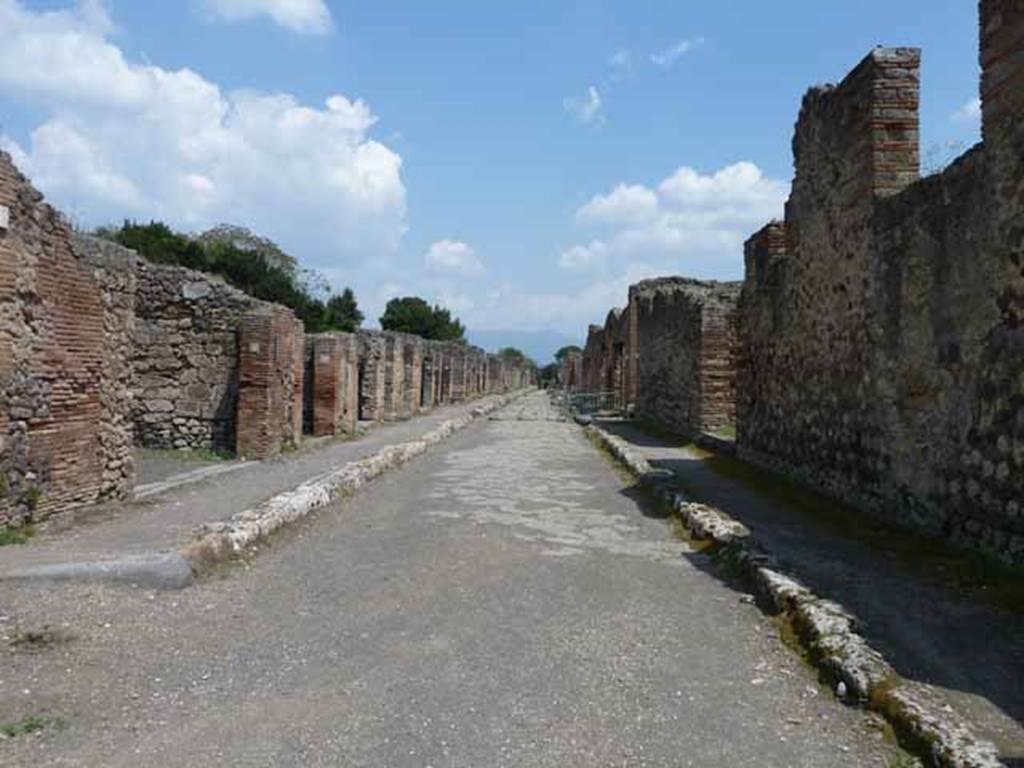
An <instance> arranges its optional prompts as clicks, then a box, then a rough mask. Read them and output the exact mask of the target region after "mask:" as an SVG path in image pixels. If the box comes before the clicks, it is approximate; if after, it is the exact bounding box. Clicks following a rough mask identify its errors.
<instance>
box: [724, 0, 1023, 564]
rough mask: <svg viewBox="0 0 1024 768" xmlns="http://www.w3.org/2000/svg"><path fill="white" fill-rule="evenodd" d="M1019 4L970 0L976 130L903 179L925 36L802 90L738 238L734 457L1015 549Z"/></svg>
mask: <svg viewBox="0 0 1024 768" xmlns="http://www.w3.org/2000/svg"><path fill="white" fill-rule="evenodd" d="M1022 11H1024V4H1022V3H1020V2H1017V1H1016V0H1002V1H997V0H986V2H983V3H982V21H983V26H982V29H983V36H982V42H983V50H982V62H983V66H984V77H983V102H984V104H985V110H984V114H985V118H984V135H985V142H984V144H983V145H980V146H979V147H977V148H975V149H973V150H971V151H970V152H968V153H967V154H966V155H965V156H964V157H962V158H960V159H959V160H958V161H957V162H956V163H954V164H953V165H952V166H951V167H949V168H948V169H946V170H945V171H944V172H942V173H941V174H938V175H936V176H932V177H930V178H927V179H924V180H920V181H918V180H917V168H918V147H917V111H918V61H919V54H918V52H917V51H915V50H912V49H890V50H887V49H876V50H875V51H873V52H872V53H871V54H870V55H869V56H868V58H867V59H865V61H864V62H862V63H861V64H860V65H859V66H858V67H857V69H856V70H854V72H853V73H851V75H850V77H849V78H847V80H846V81H844V83H843V84H841V85H839V86H837V87H831V88H819V89H815V90H812V91H811V92H810V93H809V94H808V96H807V97H806V98H805V100H804V106H803V109H802V112H801V117H800V120H799V122H798V126H797V136H796V140H795V142H794V148H795V152H796V160H797V162H796V168H797V176H796V179H795V181H794V186H793V193H792V196H791V198H790V201H789V203H788V205H787V209H786V221H785V223H784V224H776V225H772V226H770V227H769V228H767V229H766V230H763V231H762V232H761V233H758V235H756V236H755V237H754V238H752V239H751V241H750V242H748V244H747V249H746V261H747V281H746V285H745V288H744V294H743V300H742V321H741V327H742V329H743V330H742V339H743V359H744V363H743V373H742V376H741V389H742V396H741V399H740V413H739V418H738V435H737V440H738V448H739V452H740V455H741V456H744V457H746V458H748V459H751V460H754V461H757V462H759V463H762V464H765V465H767V466H770V467H773V468H775V469H777V470H781V471H783V472H786V473H788V474H790V475H793V476H795V477H797V478H799V479H801V480H803V481H805V482H807V483H810V484H812V485H814V486H816V487H818V488H820V489H822V490H825V491H826V492H828V493H830V494H832V495H834V496H837V497H839V498H841V499H843V500H846V501H848V502H850V503H851V504H853V505H855V506H858V507H860V508H862V509H865V510H866V511H869V512H872V513H874V514H877V515H880V516H884V517H886V518H888V519H891V520H894V521H897V522H900V523H903V524H909V525H912V526H915V527H918V528H920V529H923V530H925V531H928V532H933V533H940V534H945V535H947V536H950V537H952V538H954V539H955V540H957V541H959V542H961V543H963V544H967V545H971V546H977V547H981V548H984V549H986V550H989V551H994V552H997V553H998V554H1000V555H1001V556H1003V557H1005V558H1007V559H1012V560H1018V561H1019V560H1024V518H1022V515H1021V508H1022V505H1024V331H1022V325H1021V320H1022V319H1024V299H1022V297H1024V269H1022V256H1024V246H1022V245H1021V243H1022V242H1024V238H1022V234H1024V203H1022V200H1021V198H1020V192H1019V190H1020V189H1021V188H1024V163H1022V161H1021V158H1022V157H1024V153H1022V151H1021V147H1022V146H1024V131H1022V121H1021V119H1020V118H1021V116H1022V115H1024V110H1022V105H1024V98H1022V94H1024V77H1022V71H1024V70H1022V65H1021V64H1020V62H1021V60H1022V54H1024V13H1022Z"/></svg>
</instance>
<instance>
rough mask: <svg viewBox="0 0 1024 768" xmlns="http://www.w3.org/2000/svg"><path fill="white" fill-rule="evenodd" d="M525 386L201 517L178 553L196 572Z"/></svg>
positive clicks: (406, 457)
mask: <svg viewBox="0 0 1024 768" xmlns="http://www.w3.org/2000/svg"><path fill="white" fill-rule="evenodd" d="M529 391H530V390H529V389H522V390H519V391H518V392H513V393H510V394H506V395H492V396H490V397H487V398H484V399H483V400H482V401H481V402H480V403H479V404H477V405H475V406H473V407H472V408H470V409H469V411H468V413H466V414H463V415H462V416H459V417H457V418H454V419H448V420H447V421H443V422H441V424H439V425H438V426H437V427H435V428H434V429H432V430H431V431H430V432H428V433H427V434H425V435H424V436H423V437H421V438H420V439H419V440H413V441H411V442H407V443H399V444H397V445H390V446H387V447H386V448H382V449H381V450H379V451H378V452H377V453H375V454H373V455H372V456H367V457H366V458H363V459H359V460H357V461H352V462H349V463H347V464H345V465H343V466H342V467H341V468H340V469H337V470H334V471H332V472H328V473H326V474H324V475H320V476H318V477H314V478H312V479H310V480H307V481H305V482H303V483H302V484H300V485H299V486H297V487H296V488H294V489H292V490H290V491H284V492H282V493H279V494H277V495H276V496H273V497H271V498H270V499H267V500H266V501H264V502H262V503H261V504H259V505H257V506H255V507H253V508H251V509H247V510H245V511H243V512H239V513H237V514H235V515H233V516H232V517H231V519H230V520H228V521H226V522H224V521H221V522H214V523H206V524H205V525H202V526H200V528H199V531H198V534H197V536H196V538H195V540H193V541H192V542H190V543H189V544H187V545H186V546H184V547H183V548H182V549H181V551H180V552H181V555H182V556H183V557H184V558H185V559H186V560H187V561H188V563H189V564H190V566H191V568H192V570H193V571H194V572H195V573H196V574H199V573H201V572H202V571H203V570H204V569H206V568H209V567H210V566H212V565H214V564H216V563H220V562H224V561H225V560H229V559H231V558H232V557H234V556H236V555H237V554H238V553H240V552H242V551H243V550H244V549H246V548H247V547H250V546H252V545H253V544H255V543H256V542H257V541H259V540H261V539H264V538H266V537H267V536H269V535H270V534H271V533H273V532H274V531H276V530H277V529H279V528H281V527H282V526H284V525H287V524H288V523H292V522H295V521H296V520H299V519H301V518H303V517H305V516H306V515H308V514H309V513H310V512H312V511H313V510H315V509H318V508H320V507H324V506H326V505H327V504H330V503H331V502H332V501H334V500H336V499H338V498H339V497H341V496H343V495H348V494H352V493H355V492H356V491H358V490H359V489H360V488H362V487H363V486H364V485H366V484H367V483H369V482H370V481H371V480H373V479H374V478H377V477H379V476H380V475H382V474H384V473H385V472H388V471H390V470H393V469H396V468H398V467H400V466H402V465H403V464H406V463H407V462H409V461H411V460H412V459H413V458H415V457H416V456H419V455H420V454H422V453H424V452H425V451H426V450H427V448H429V447H430V446H432V445H435V444H437V443H439V442H441V441H442V440H444V439H445V438H447V437H449V436H450V435H452V434H453V433H455V432H457V431H459V430H460V429H463V428H465V427H466V426H468V425H469V424H470V423H472V422H473V421H476V420H477V419H479V418H480V417H482V416H486V415H488V414H489V413H492V412H494V411H496V410H498V409H499V408H503V407H505V406H506V405H508V404H509V403H511V402H512V401H514V400H515V399H517V398H518V397H521V396H522V395H524V394H526V393H527V392H529Z"/></svg>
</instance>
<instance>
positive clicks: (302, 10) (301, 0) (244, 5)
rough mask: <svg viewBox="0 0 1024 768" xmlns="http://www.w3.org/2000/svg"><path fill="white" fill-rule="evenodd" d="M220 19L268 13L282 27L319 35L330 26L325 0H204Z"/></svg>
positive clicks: (252, 16)
mask: <svg viewBox="0 0 1024 768" xmlns="http://www.w3.org/2000/svg"><path fill="white" fill-rule="evenodd" d="M203 4H204V5H205V7H206V8H207V9H208V10H209V11H210V12H211V13H213V14H214V15H215V16H218V17H220V18H222V19H226V20H228V21H239V20H243V19H251V18H255V17H257V16H267V17H269V18H270V19H271V20H273V21H274V22H275V23H277V24H280V25H281V26H282V27H285V28H287V29H290V30H292V31H293V32H299V33H301V34H307V35H322V34H325V33H327V32H329V31H330V30H331V28H332V26H333V22H332V20H331V12H330V11H329V10H328V8H327V6H326V5H325V4H324V0H203Z"/></svg>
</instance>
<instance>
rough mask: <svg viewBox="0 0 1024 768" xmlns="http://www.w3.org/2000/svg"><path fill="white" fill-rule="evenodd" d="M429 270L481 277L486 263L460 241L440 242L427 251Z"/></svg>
mask: <svg viewBox="0 0 1024 768" xmlns="http://www.w3.org/2000/svg"><path fill="white" fill-rule="evenodd" d="M426 266H427V270H428V271H430V272H439V273H447V274H451V275H458V276H460V277H479V276H480V275H482V274H483V273H484V271H485V270H484V263H483V261H482V260H481V259H480V257H479V256H477V254H476V251H474V250H473V249H472V248H471V247H470V246H469V245H467V244H466V243H463V242H461V241H459V240H438V241H437V242H436V243H434V244H433V245H431V246H430V248H429V249H428V250H427V256H426Z"/></svg>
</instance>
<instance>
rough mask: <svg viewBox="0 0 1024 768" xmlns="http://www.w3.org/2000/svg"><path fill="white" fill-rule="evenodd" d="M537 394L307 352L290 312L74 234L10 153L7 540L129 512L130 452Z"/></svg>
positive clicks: (0, 264) (465, 354)
mask: <svg viewBox="0 0 1024 768" xmlns="http://www.w3.org/2000/svg"><path fill="white" fill-rule="evenodd" d="M533 381H534V374H533V371H532V370H530V369H528V368H524V367H519V366H516V365H513V364H511V363H508V362H507V361H504V360H500V359H499V358H497V357H496V356H493V355H488V354H487V353H486V352H484V351H483V350H481V349H478V348H476V347H472V346H469V345H466V344H457V343H452V342H431V341H426V340H424V339H421V338H419V337H416V336H411V335H409V334H400V333H387V332H380V331H360V332H358V333H357V334H346V333H329V334H317V335H312V336H307V335H306V334H305V333H304V329H303V325H302V323H301V322H300V321H299V320H298V319H297V318H296V317H295V315H294V314H293V313H292V311H291V310H289V309H288V308H286V307H282V306H280V305H277V304H272V303H269V302H265V301H260V300H258V299H254V298H253V297H251V296H249V295H247V294H245V293H243V292H241V291H238V290H236V289H234V288H232V287H231V286H229V285H227V284H225V283H224V282H223V281H221V280H219V279H217V278H215V277H211V276H209V275H205V274H202V273H199V272H195V271H193V270H189V269H185V268H183V267H178V266H167V265H161V264H154V263H150V262H148V261H147V260H145V259H143V258H141V257H139V256H138V255H137V254H135V253H134V252H132V251H130V250H128V249H125V248H122V247H120V246H119V245H116V244H114V243H110V242H107V241H104V240H100V239H96V238H93V237H88V236H84V235H79V234H76V233H73V232H72V231H71V229H70V227H69V226H68V224H67V223H66V221H65V220H64V219H63V218H62V217H61V216H60V214H59V213H58V212H57V211H55V210H54V209H52V208H50V207H49V206H48V205H46V204H45V203H43V201H42V197H41V195H39V193H38V192H36V191H35V190H34V189H33V188H32V186H31V185H30V183H29V182H28V180H27V179H25V178H24V177H23V176H22V175H21V174H20V173H19V172H18V171H17V170H16V169H15V167H14V165H13V164H12V162H11V159H10V157H9V156H7V155H5V154H3V153H0V528H2V527H4V526H7V525H18V524H21V523H23V522H26V521H31V520H39V519H42V518H44V517H46V516H48V515H50V514H53V513H55V512H61V511H65V510H69V509H73V508H76V507H79V506H83V505H87V504H92V503H95V502H99V501H102V500H104V499H109V498H124V497H128V496H130V494H131V491H132V487H133V482H134V475H135V463H134V447H135V446H136V445H141V446H146V447H153V448H187V449H203V450H214V451H227V452H233V453H236V454H237V455H239V456H241V457H245V458H250V459H262V458H267V457H271V456H274V455H276V454H278V453H280V452H281V451H282V450H285V449H286V448H287V447H288V446H290V445H294V444H295V443H297V442H298V441H299V440H300V438H301V436H302V434H303V432H304V431H306V432H309V433H311V434H314V435H319V436H324V435H339V434H354V433H355V432H356V431H357V426H358V422H359V420H360V419H363V420H366V421H371V422H373V421H378V422H379V421H392V420H398V419H407V418H411V417H413V416H415V415H416V414H418V413H420V412H421V411H422V410H424V409H429V408H432V407H434V406H435V405H440V404H445V403H456V402H459V401H461V400H466V399H470V398H474V397H478V396H480V395H483V394H486V393H490V392H503V391H508V390H511V389H517V388H520V387H523V386H527V385H528V384H532V383H533Z"/></svg>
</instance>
